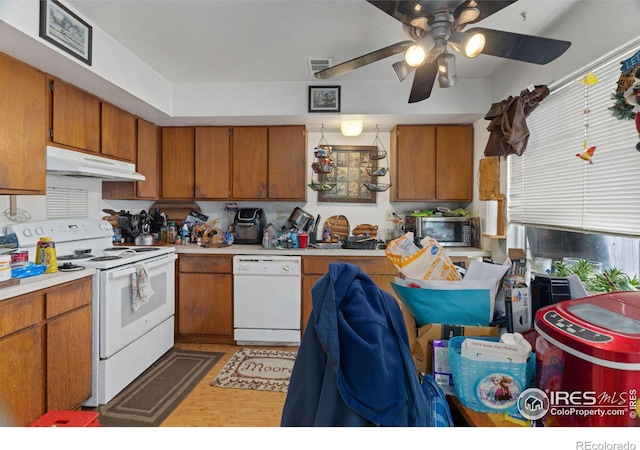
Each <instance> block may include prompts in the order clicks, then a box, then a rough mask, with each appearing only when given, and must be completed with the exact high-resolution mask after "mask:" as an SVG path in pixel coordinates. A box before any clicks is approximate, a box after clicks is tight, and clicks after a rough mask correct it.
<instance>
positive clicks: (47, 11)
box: [40, 0, 93, 65]
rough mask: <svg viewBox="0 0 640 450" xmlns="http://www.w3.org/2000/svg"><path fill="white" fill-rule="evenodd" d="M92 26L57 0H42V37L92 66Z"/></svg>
mask: <svg viewBox="0 0 640 450" xmlns="http://www.w3.org/2000/svg"><path fill="white" fill-rule="evenodd" d="M92 32H93V30H92V28H91V26H90V25H89V24H88V23H86V22H85V21H84V20H82V19H81V18H80V17H78V16H77V15H75V14H74V13H72V12H71V11H69V10H68V9H67V8H65V7H64V6H63V5H62V4H60V2H57V1H56V0H40V37H41V38H42V39H44V40H46V41H49V42H51V43H52V44H53V45H55V46H56V47H58V48H60V49H62V50H64V51H65V52H67V53H69V54H70V55H72V56H75V57H76V58H78V59H79V60H81V61H83V62H84V63H86V64H88V65H91V39H92Z"/></svg>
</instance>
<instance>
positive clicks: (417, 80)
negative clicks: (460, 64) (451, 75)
mask: <svg viewBox="0 0 640 450" xmlns="http://www.w3.org/2000/svg"><path fill="white" fill-rule="evenodd" d="M437 74H438V64H436V62H435V61H434V62H431V63H426V64H424V65H422V66H420V67H419V68H418V70H416V74H415V75H414V77H413V85H412V86H411V94H409V103H416V102H421V101H422V100H426V99H428V98H429V97H430V96H431V91H432V90H433V83H434V82H435V81H436V75H437Z"/></svg>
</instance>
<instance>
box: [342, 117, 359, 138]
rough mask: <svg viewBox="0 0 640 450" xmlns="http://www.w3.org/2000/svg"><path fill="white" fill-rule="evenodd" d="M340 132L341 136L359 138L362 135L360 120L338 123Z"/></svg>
mask: <svg viewBox="0 0 640 450" xmlns="http://www.w3.org/2000/svg"><path fill="white" fill-rule="evenodd" d="M340 132H341V133H342V135H343V136H349V137H354V136H360V134H361V133H362V120H357V119H353V120H343V121H342V122H341V123H340Z"/></svg>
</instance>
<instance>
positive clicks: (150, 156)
mask: <svg viewBox="0 0 640 450" xmlns="http://www.w3.org/2000/svg"><path fill="white" fill-rule="evenodd" d="M137 141H138V146H137V147H138V150H137V155H136V169H137V170H138V172H140V173H141V174H142V175H144V176H145V178H146V179H145V180H144V181H137V182H136V197H138V198H151V199H158V198H159V197H160V175H161V174H160V152H161V146H160V143H161V138H160V127H158V126H156V125H154V124H153V123H151V122H147V121H146V120H142V119H138V139H137Z"/></svg>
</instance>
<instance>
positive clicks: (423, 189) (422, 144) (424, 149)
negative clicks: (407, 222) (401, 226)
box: [390, 125, 436, 201]
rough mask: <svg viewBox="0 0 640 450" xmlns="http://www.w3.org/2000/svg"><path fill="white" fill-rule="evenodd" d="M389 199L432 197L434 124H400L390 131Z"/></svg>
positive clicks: (404, 199)
mask: <svg viewBox="0 0 640 450" xmlns="http://www.w3.org/2000/svg"><path fill="white" fill-rule="evenodd" d="M390 139H391V155H390V156H391V158H390V159H391V162H390V164H391V168H390V171H391V174H390V175H391V186H392V187H391V189H392V190H391V192H390V198H391V201H412V200H431V199H433V198H434V197H435V187H434V182H435V172H436V165H435V162H436V127H435V126H428V125H416V126H414V125H399V126H396V127H395V128H394V129H393V130H392V131H391V137H390Z"/></svg>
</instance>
